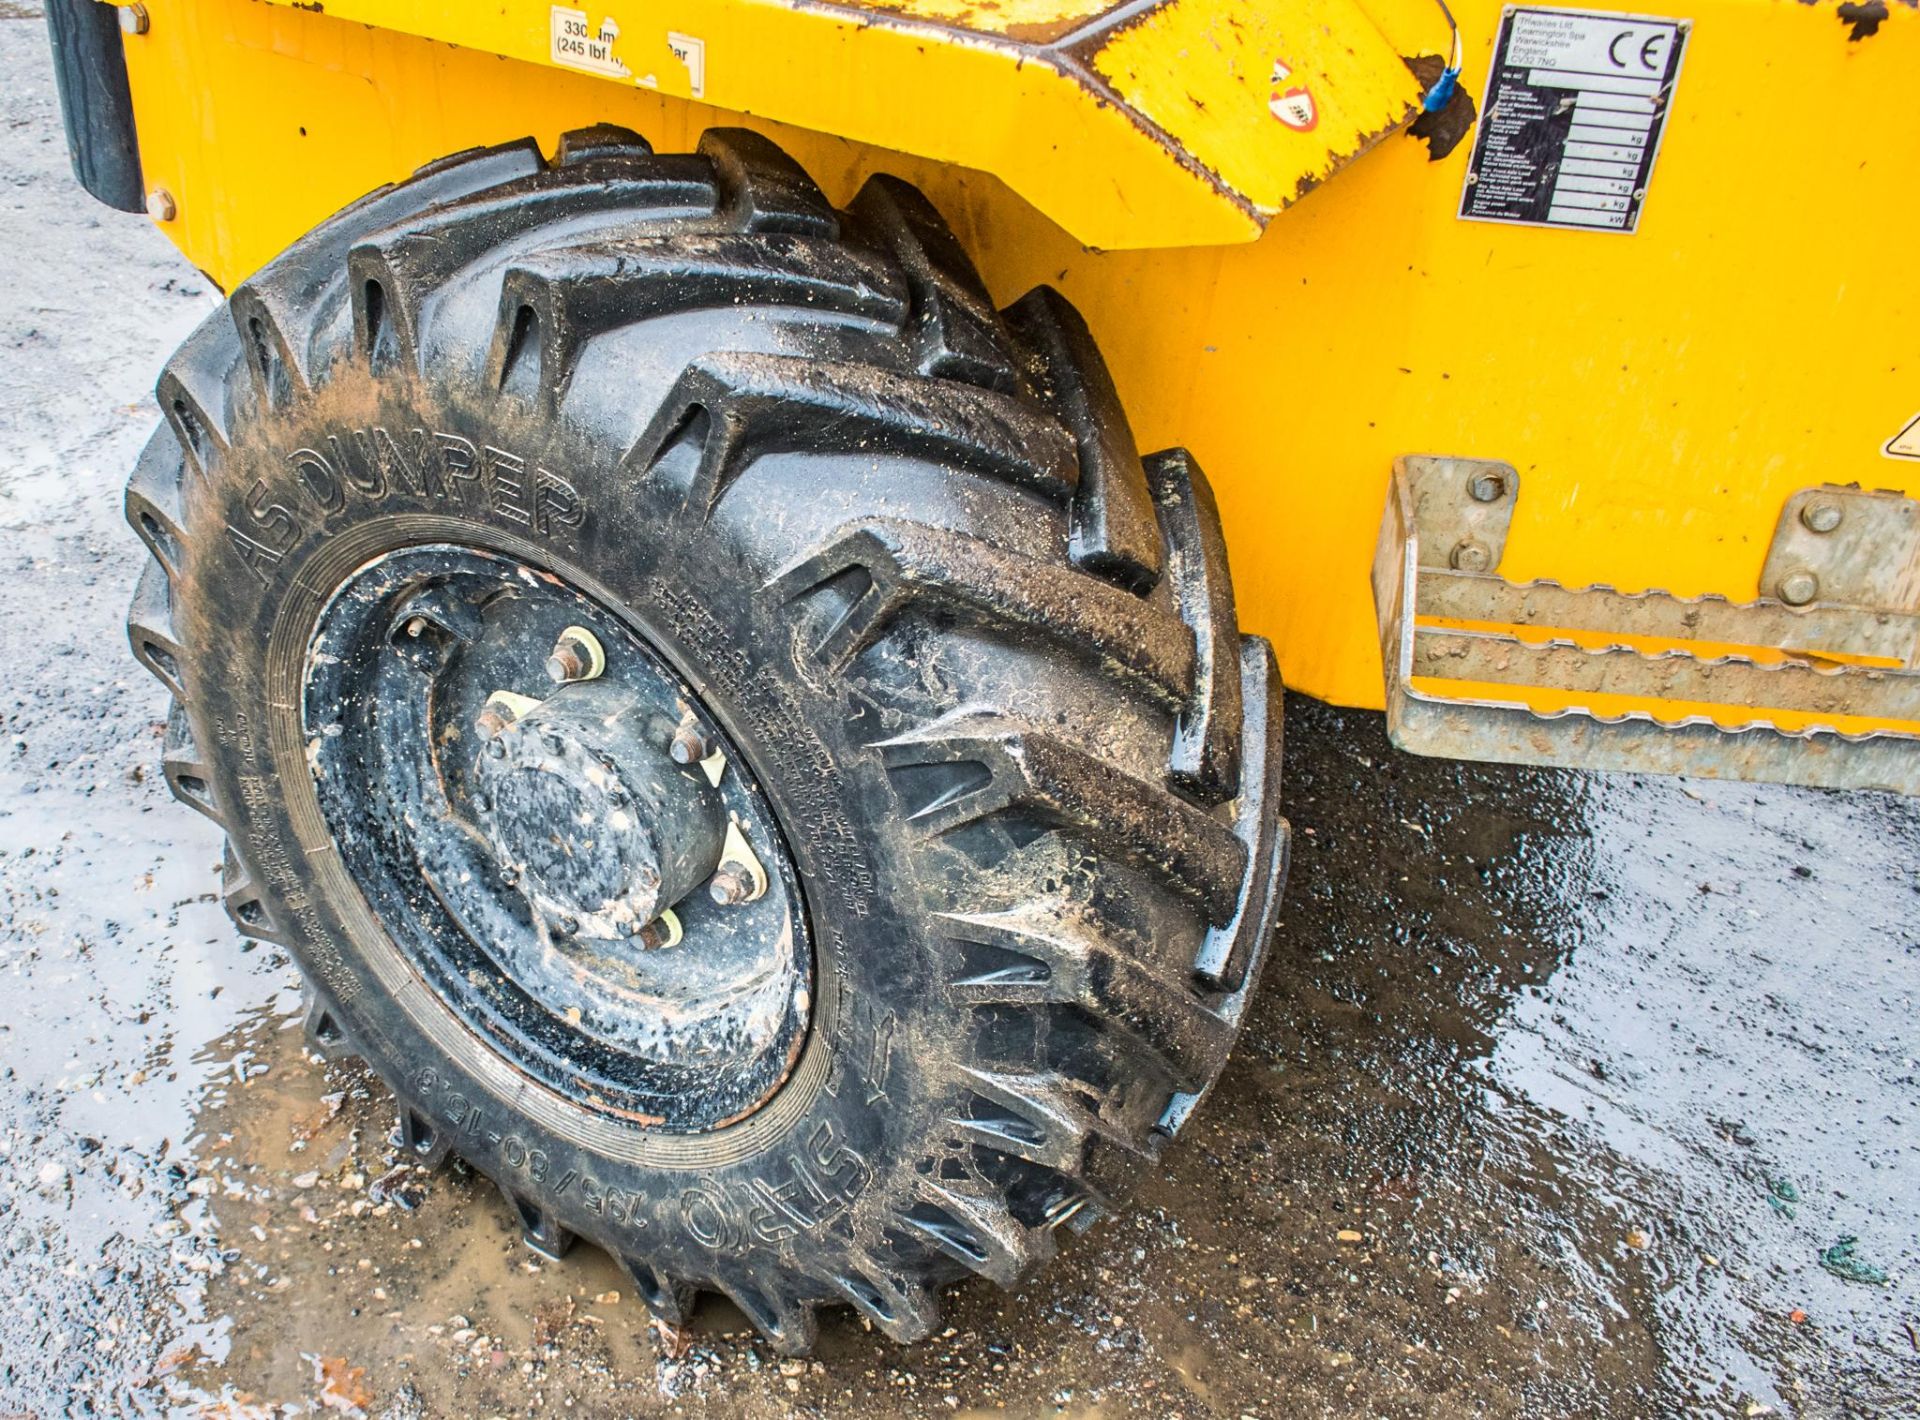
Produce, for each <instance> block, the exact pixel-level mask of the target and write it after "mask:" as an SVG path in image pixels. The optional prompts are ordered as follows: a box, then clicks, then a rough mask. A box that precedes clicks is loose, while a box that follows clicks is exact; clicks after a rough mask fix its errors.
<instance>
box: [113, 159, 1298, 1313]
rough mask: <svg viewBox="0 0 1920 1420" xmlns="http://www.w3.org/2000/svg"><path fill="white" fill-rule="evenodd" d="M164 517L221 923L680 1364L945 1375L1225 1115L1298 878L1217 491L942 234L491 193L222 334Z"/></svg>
mask: <svg viewBox="0 0 1920 1420" xmlns="http://www.w3.org/2000/svg"><path fill="white" fill-rule="evenodd" d="M159 397H160V402H161V404H162V407H163V411H164V413H165V415H166V422H165V425H164V426H163V427H162V428H161V430H160V431H159V432H158V434H156V436H155V437H154V439H153V441H152V443H151V444H150V445H149V447H148V448H147V450H146V452H145V454H144V455H143V456H142V458H141V460H140V464H139V468H138V471H137V472H136V473H135V475H134V477H133V480H132V483H131V485H130V487H129V489H128V495H127V507H128V514H129V517H130V519H131V521H132V522H133V524H134V526H135V528H136V529H137V530H138V531H139V533H140V535H141V536H142V537H143V538H144V539H145V541H146V543H147V545H148V547H149V548H150V549H151V552H152V560H151V562H150V563H149V565H148V566H147V568H146V571H145V573H144V575H143V576H142V578H141V580H140V586H139V591H138V594H137V599H136V602H135V605H134V609H133V613H132V618H131V633H132V639H133V645H134V649H135V652H136V653H137V654H138V655H139V657H140V658H141V660H142V661H144V662H145V663H146V665H147V666H148V667H149V668H150V669H151V670H152V671H153V673H154V674H155V675H157V676H158V677H159V678H160V679H161V680H162V681H163V682H164V683H165V684H166V686H167V688H168V689H169V690H170V691H171V693H172V695H173V698H174V704H173V708H172V710H171V712H170V715H169V720H168V735H167V748H166V768H167V777H168V780H169V783H170V784H172V786H173V788H174V790H175V792H176V793H177V794H178V795H179V796H180V797H181V798H182V799H184V800H186V801H187V802H188V803H189V804H191V805H192V806H193V807H195V808H197V809H199V810H201V811H202V812H203V813H206V814H208V815H210V816H211V817H213V818H214V819H216V820H217V821H218V822H219V823H220V824H221V825H222V826H223V827H224V829H225V830H226V833H227V836H228V841H229V844H230V853H229V864H228V875H227V883H226V897H227V903H228V905H229V907H230V909H231V910H232V912H233V915H234V917H235V919H236V920H237V921H238V923H239V924H240V926H241V928H242V930H244V931H246V932H248V933H250V934H253V935H255V936H259V937H263V938H267V939H270V940H272V941H276V942H279V943H282V944H284V945H285V946H286V947H287V948H288V950H289V951H291V952H292V953H293V955H294V956H295V957H297V958H298V959H299V961H300V964H301V965H302V967H303V968H304V970H305V972H306V975H307V977H308V979H309V982H310V987H311V992H312V1014H311V1019H310V1028H311V1030H312V1032H313V1035H314V1039H315V1041H316V1043H317V1044H318V1045H320V1046H322V1047H324V1048H326V1049H329V1050H351V1051H353V1052H356V1053H358V1054H359V1055H361V1056H363V1057H365V1059H366V1060H367V1062H368V1063H369V1064H370V1065H371V1066H372V1067H373V1068H374V1069H375V1070H376V1071H378V1072H379V1073H380V1074H381V1076H382V1077H383V1078H385V1079H386V1081H387V1082H388V1083H389V1084H390V1085H391V1086H392V1087H393V1090H394V1092H395V1094H396V1096H397V1097H398V1099H399V1101H400V1109H401V1117H402V1136H403V1137H404V1139H405V1140H406V1142H407V1144H408V1146H409V1147H410V1148H412V1149H414V1150H416V1151H417V1152H418V1153H419V1154H420V1155H422V1156H423V1157H425V1158H428V1159H434V1158H438V1157H442V1156H444V1155H445V1154H446V1152H447V1151H449V1150H452V1151H454V1152H457V1153H458V1154H459V1155H460V1156H461V1157H463V1158H465V1159H467V1160H468V1161H469V1162H471V1163H472V1164H473V1166H474V1167H475V1168H477V1169H479V1170H481V1171H483V1172H485V1173H486V1174H488V1175H489V1176H491V1177H492V1178H493V1179H494V1180H495V1181H496V1182H497V1183H498V1184H499V1185H500V1187H501V1189H502V1190H503V1191H504V1192H505V1193H506V1195H507V1197H508V1198H509V1199H510V1200H511V1202H512V1204H513V1206H514V1208H516V1209H517V1210H518V1212H519V1214H520V1216H521V1218H522V1219H523V1220H524V1223H525V1229H526V1237H527V1241H528V1242H529V1244H531V1245H532V1246H534V1247H536V1248H538V1249H540V1250H541V1251H543V1252H546V1253H550V1254H556V1255H557V1254H559V1253H561V1252H563V1251H564V1250H565V1249H566V1248H567V1247H568V1245H569V1244H570V1243H571V1242H572V1241H573V1239H574V1238H575V1237H576V1236H581V1237H586V1238H588V1239H590V1240H591V1241H592V1242H594V1243H596V1244H598V1245H599V1246H601V1247H604V1248H605V1249H607V1251H608V1252H610V1253H612V1254H613V1255H615V1256H616V1257H618V1258H619V1259H621V1260H622V1262H623V1263H624V1264H625V1265H626V1266H627V1267H628V1268H629V1269H630V1270H631V1272H632V1274H633V1276H634V1278H635V1280H636V1283H637V1285H638V1287H639V1289H640V1291H641V1293H642V1295H643V1296H644V1297H645V1299H646V1301H647V1302H648V1304H649V1306H651V1307H652V1308H653V1309H654V1310H655V1311H656V1312H658V1313H659V1314H661V1315H662V1316H664V1317H667V1318H669V1319H672V1320H678V1319H679V1318H680V1317H681V1315H682V1313H683V1311H684V1309H685V1308H686V1307H687V1306H688V1304H689V1302H690V1299H691V1296H692V1295H693V1293H694V1292H695V1291H697V1290H699V1289H712V1290H717V1291H720V1292H723V1293H725V1294H726V1295H727V1296H729V1297H731V1298H732V1299H733V1300H734V1301H735V1302H736V1303H737V1304H738V1305H739V1306H740V1308H741V1309H742V1310H743V1311H744V1312H745V1313H746V1314H747V1315H748V1316H749V1317H751V1318H752V1319H753V1321H754V1322H755V1323H756V1324H757V1325H758V1326H759V1327H760V1328H761V1329H762V1330H763V1331H764V1332H765V1333H766V1334H767V1335H768V1336H769V1337H770V1338H771V1339H772V1341H773V1342H774V1343H775V1344H776V1345H777V1346H779V1347H780V1348H782V1349H786V1350H801V1349H804V1348H805V1347H806V1346H807V1345H808V1344H809V1343H810V1341H811V1338H812V1336H813V1331H814V1313H815V1308H816V1306H817V1305H818V1304H820V1303H823V1302H826V1303H843V1302H844V1303H849V1304H851V1305H852V1306H854V1307H856V1308H858V1309H859V1310H860V1311H861V1312H862V1313H864V1314H865V1315H866V1316H867V1317H868V1318H870V1319H871V1320H872V1322H873V1323H874V1324H875V1325H876V1326H878V1327H880V1328H881V1329H883V1330H884V1331H885V1332H886V1333H887V1334H889V1335H891V1336H894V1337H897V1338H901V1339H913V1338H916V1337H919V1336H922V1335H924V1334H925V1333H926V1332H927V1330H928V1329H929V1328H930V1327H931V1326H933V1324H934V1320H935V1306H936V1292H937V1288H938V1287H939V1285H940V1284H941V1283H943V1282H945V1281H947V1280H950V1279H952V1278H955V1277H958V1276H961V1275H963V1274H965V1273H968V1272H976V1273H980V1274H982V1275H985V1276H987V1277H991V1278H993V1279H994V1280H996V1281H998V1282H1000V1283H1003V1284H1005V1283H1010V1282H1012V1281H1013V1280H1014V1279H1015V1278H1017V1277H1018V1276H1020V1275H1021V1274H1022V1273H1023V1272H1024V1271H1025V1269H1026V1268H1027V1267H1028V1266H1029V1265H1030V1264H1031V1263H1034V1262H1035V1261H1037V1260H1039V1259H1041V1258H1044V1257H1045V1256H1046V1255H1047V1254H1048V1253H1049V1252H1050V1251H1051V1250H1052V1247H1053V1231H1054V1229H1055V1228H1056V1227H1058V1226H1059V1225H1060V1224H1062V1223H1064V1222H1068V1221H1070V1220H1071V1221H1076V1222H1083V1221H1085V1220H1088V1219H1090V1218H1092V1217H1093V1216H1095V1215H1096V1214H1097V1212H1098V1211H1099V1210H1100V1209H1102V1208H1103V1207H1105V1206H1106V1205H1107V1204H1108V1203H1109V1201H1110V1200H1112V1199H1113V1198H1114V1197H1115V1196H1116V1194H1117V1193H1118V1191H1119V1190H1120V1188H1121V1186H1122V1185H1123V1184H1124V1182H1125V1181H1126V1180H1127V1179H1128V1178H1129V1177H1131V1176H1135V1175H1137V1174H1139V1173H1140V1172H1141V1170H1142V1167H1143V1163H1142V1161H1143V1159H1150V1158H1151V1157H1152V1156H1153V1155H1155V1154H1156V1153H1157V1151H1158V1150H1159V1148H1160V1146H1161V1144H1162V1142H1163V1140H1164V1139H1165V1138H1166V1137H1167V1136H1169V1135H1171V1134H1172V1133H1173V1132H1174V1131H1175V1130H1176V1129H1177V1128H1178V1127H1179V1125H1180V1123H1181V1122H1182V1120H1183V1119H1184V1118H1185V1117H1186V1114H1187V1112H1188V1111H1189V1110H1190V1109H1191V1108H1192V1106H1193V1104H1194V1103H1195V1101H1196V1100H1197V1098H1198V1096H1199V1095H1200V1094H1202V1093H1203V1092H1204V1091H1205V1090H1206V1089H1207V1087H1208V1086H1209V1085H1210V1084H1211V1083H1212V1082H1213V1080H1214V1079H1215V1078H1216V1077H1217V1075H1218V1074H1219V1072H1220V1070H1221V1067H1222V1064H1223V1062H1224V1061H1225V1059H1226V1055H1227V1051H1228V1049H1229V1047H1230V1045H1231V1043H1232V1041H1233V1037H1234V1034H1235V1031H1236V1029H1237V1028H1238V1024H1239V1020H1240V1015H1241V1010H1242V1006H1243V1003H1244V1001H1245V998H1246V995H1247V993H1248V991H1249V989H1250V987H1251V983H1252V980H1253V977H1254V973H1255V971H1256V970H1257V968H1258V966H1259V962H1260V958H1261V955H1262V952H1263V948H1264V946H1265V941H1266V938H1267V936H1268V934H1269V932H1270V930H1271V926H1272V914H1273V910H1274V907H1275V903H1276V899H1277V896H1278V892H1279V885H1280V878H1281V875H1282V872H1283V866H1284V857H1285V842H1286V829H1285V825H1284V823H1283V821H1282V820H1281V819H1280V818H1279V812H1278V795H1277V792H1276V789H1275V780H1276V775H1277V771H1278V759H1279V745H1280V738H1279V713H1280V704H1279V690H1278V686H1277V683H1276V680H1275V676H1274V673H1273V670H1272V664H1271V658H1270V655H1269V652H1268V650H1267V647H1266V646H1265V645H1264V643H1262V642H1259V641H1257V640H1252V639H1243V638H1241V637H1240V636H1239V634H1238V632H1237V630H1236V626H1235V621H1234V614H1233V606H1232V593H1231V589H1230V586H1229V582H1228V575H1227V566H1226V558H1225V550H1224V547H1223V544H1222V541H1221V536H1220V528H1219V524H1218V518H1217V515H1216V513H1215V510H1214V506H1213V501H1212V495H1211V494H1210V492H1209V490H1208V488H1207V484H1206V481H1205V479H1204V478H1203V477H1202V475H1201V473H1200V471H1199V470H1198V469H1197V468H1196V467H1195V466H1194V465H1193V464H1192V462H1191V461H1190V460H1189V459H1188V458H1187V457H1186V456H1185V454H1184V453H1183V452H1181V451H1179V450H1173V451H1169V452H1166V453H1161V454H1157V455H1153V456H1151V457H1148V458H1145V459H1143V458H1142V457H1141V456H1140V454H1139V453H1138V451H1137V449H1136V448H1135V445H1134V442H1133V437H1132V435H1131V433H1130V431H1129V429H1128V427H1127V423H1126V419H1125V417H1124V416H1123V414H1122V413H1121V410H1120V406H1119V402H1118V399H1117V397H1116V395H1115V392H1114V389H1113V386H1112V383H1111V380H1110V379H1109V377H1108V375H1107V372H1106V370H1105V368H1104V366H1103V365H1102V363H1101V360H1100V357H1099V355H1098V353H1097V352H1096V351H1095V349H1094V348H1093V345H1092V342H1091V341H1090V339H1089V337H1088V334H1087V330H1086V327H1085V326H1084V324H1083V323H1082V322H1081V320H1080V318H1079V317H1078V315H1077V314H1076V313H1075V312H1074V310H1073V309H1072V307H1071V306H1070V305H1068V304H1067V302H1066V301H1065V300H1064V299H1062V298H1061V297H1060V296H1059V295H1058V294H1056V293H1055V292H1053V291H1051V290H1048V289H1040V290H1036V291H1034V292H1032V293H1031V294H1029V295H1027V296H1026V297H1025V298H1023V299H1021V300H1019V301H1017V302H1016V303H1015V304H1013V305H1012V306H1011V307H1009V308H1007V309H1005V310H1003V311H996V310H995V309H994V307H993V304H992V302H991V301H990V300H989V298H988V296H987V293H986V291H985V288H984V287H983V285H982V283H981V281H980V279H979V277H978V276H977V274H976V273H975V271H974V269H973V267H972V265H971V263H970V262H969V261H968V259H967V257H966V256H965V254H964V253H963V252H962V251H961V249H960V247H959V245H958V244H957V242H956V241H955V240H954V238H953V236H952V234H951V233H950V232H949V230H948V229H947V227H946V226H945V225H944V223H943V222H942V220H941V218H940V217H939V215H938V214H937V213H936V212H935V211H934V209H933V208H932V207H931V205H930V204H929V203H928V202H927V201H926V200H925V199H924V198H923V197H922V196H921V195H920V194H919V193H918V192H917V191H916V190H915V189H913V188H912V187H909V186H907V185H906V184H904V183H901V182H898V181H895V180H892V179H889V178H885V177H878V178H874V179H872V180H871V181H869V182H868V183H867V184H866V186H865V187H864V188H863V189H862V190H861V192H860V193H859V196H858V197H857V198H856V200H855V201H854V202H853V203H852V204H851V205H850V206H849V208H848V209H847V210H845V211H839V210H836V209H835V208H833V207H832V206H831V205H830V204H829V203H828V202H827V201H826V200H825V199H824V198H823V196H822V195H821V193H820V191H819V190H818V189H817V188H816V187H815V186H814V184H813V183H812V181H811V180H810V179H809V178H808V176H807V175H806V174H805V173H804V172H803V171H801V170H800V168H799V167H798V166H797V165H796V164H794V163H793V162H792V161H791V160H790V159H789V158H788V157H787V156H786V155H785V154H783V153H782V152H781V151H780V150H779V149H777V148H776V147H774V146H773V145H772V144H770V143H769V142H768V141H766V140H765V139H763V138H759V137H756V136H754V135H752V134H749V133H745V132H735V131H715V132H711V133H709V134H708V135H707V136H706V137H705V139H703V140H702V142H701V144H700V148H699V152H698V153H697V154H691V155H671V156H658V155H655V154H654V153H652V152H651V151H650V149H649V148H648V147H647V145H646V144H645V143H644V142H643V141H642V140H640V139H639V138H638V137H636V136H635V135H633V134H631V133H627V132H625V131H623V130H615V129H596V130H591V131H587V132H582V133H574V134H569V135H568V136H567V137H566V138H565V139H563V140H562V142H561V144H560V147H559V150H558V153H557V156H556V157H555V158H554V159H553V160H552V161H546V160H543V158H542V156H541V154H540V153H539V151H538V150H537V149H536V148H535V147H533V146H532V145H531V144H516V145H509V146H507V147H503V148H497V149H492V150H487V151H480V152H473V153H469V154H464V155H461V156H459V157H456V158H452V159H449V160H447V161H445V162H441V163H438V164H435V165H433V166H432V167H430V168H428V169H424V170H422V171H421V172H420V173H419V174H418V175H416V176H415V177H414V178H413V179H412V180H411V181H409V182H406V183H403V184H400V185H398V186H396V187H392V188H388V189H383V190H381V191H379V192H376V193H374V194H372V195H371V196H369V197H367V198H365V199H363V200H362V201H360V202H358V203H356V204H355V205H353V206H352V207H350V208H348V209H347V210H346V211H344V212H342V213H341V214H340V215H338V216H337V217H335V218H333V219H332V220H330V221H329V222H327V223H325V224H324V225H322V226H321V227H319V228H318V229H316V230H315V231H313V232H311V233H310V234H308V235H307V236H305V237H303V238H302V239H301V240H300V241H298V242H297V243H295V244H294V246H293V247H292V248H290V249H289V250H288V251H287V252H286V253H285V254H284V255H282V256H281V257H279V258H278V259H277V260H275V261H274V262H273V263H271V264H270V265H269V266H267V267H266V268H265V269H264V270H262V271H261V272H259V273H258V274H257V275H256V276H254V277H253V278H252V279H250V280H249V281H247V282H246V283H245V284H244V285H242V286H241V287H240V288H239V289H237V290H236V291H235V292H234V293H233V296H232V299H231V300H230V301H229V302H228V304H227V306H226V307H225V308H224V309H222V310H221V311H219V312H217V313H216V314H215V315H214V316H212V317H211V318H210V319H209V320H208V321H207V323H206V324H205V325H204V326H203V327H202V328H201V329H200V330H199V331H197V332H196V333H195V334H194V335H193V337H192V338H191V339H189V340H188V341H187V343H186V344H185V345H184V346H183V347H182V348H181V350H180V351H179V353H178V354H177V355H176V356H175V357H174V359H173V360H172V361H171V363H170V364H169V365H168V367H167V369H166V372H165V375H164V376H163V378H162V379H161V381H160V385H159Z"/></svg>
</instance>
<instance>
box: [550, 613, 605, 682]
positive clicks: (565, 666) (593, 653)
mask: <svg viewBox="0 0 1920 1420" xmlns="http://www.w3.org/2000/svg"><path fill="white" fill-rule="evenodd" d="M606 667H607V653H606V652H605V651H604V650H602V649H601V646H600V638H599V637H597V636H595V635H594V634H593V633H592V632H591V631H589V630H587V629H586V627H584V626H569V627H568V628H567V629H566V630H565V631H562V632H561V633H560V635H559V638H558V639H557V640H555V641H554V643H553V651H552V654H550V655H549V656H548V657H547V678H548V679H549V680H551V681H552V682H553V683H554V684H555V685H568V684H570V683H572V682H573V681H576V680H592V679H594V678H595V677H596V676H598V675H599V674H600V672H601V671H603V670H605V669H606Z"/></svg>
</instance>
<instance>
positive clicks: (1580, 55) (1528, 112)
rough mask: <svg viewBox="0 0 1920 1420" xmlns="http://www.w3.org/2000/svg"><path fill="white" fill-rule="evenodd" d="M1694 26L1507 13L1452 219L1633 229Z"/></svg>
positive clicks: (1601, 15) (1594, 15) (1566, 13)
mask: <svg viewBox="0 0 1920 1420" xmlns="http://www.w3.org/2000/svg"><path fill="white" fill-rule="evenodd" d="M1691 27H1692V24H1691V22H1690V21H1687V20H1663V19H1657V18H1655V17H1652V16H1648V15H1617V14H1611V13H1606V12H1599V11H1587V10H1547V9H1536V8H1533V7H1524V8H1523V7H1518V6H1509V7H1508V8H1507V9H1506V11H1505V12H1504V13H1503V14H1502V16H1501V19H1500V37H1499V41H1498V42H1497V43H1496V44H1495V45H1494V50H1493V71H1492V73H1490V74H1489V75H1488V76H1487V101H1486V110H1485V117H1483V118H1482V119H1481V120H1480V131H1479V133H1478V134H1477V135H1476V136H1475V139H1474V144H1473V161H1472V162H1471V163H1469V164H1468V166H1467V183H1466V188H1465V190H1464V191H1463V192H1462V193H1461V195H1460V215H1461V216H1462V217H1467V218H1472V219H1474V220H1477V221H1482V222H1519V223H1524V224H1526V225H1528V226H1536V227H1577V228H1580V229H1582V230H1584V231H1598V232H1631V231H1632V230H1633V229H1634V228H1635V226H1636V225H1638V223H1639V220H1640V206H1641V204H1642V203H1643V202H1644V201H1645V200H1646V196H1647V183H1648V181H1649V180H1650V179H1651V178H1652V176H1653V160H1654V158H1655V157H1656V156H1657V154H1658V153H1659V150H1660V134H1661V132H1662V130H1664V129H1665V127H1666V120H1667V112H1668V109H1669V106H1670V105H1671V103H1672V101H1673V86H1674V83H1675V81H1676V80H1678V79H1679V77H1680V58H1681V55H1682V53H1683V52H1684V50H1685V49H1686V44H1687V34H1688V31H1689V30H1690V29H1691Z"/></svg>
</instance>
